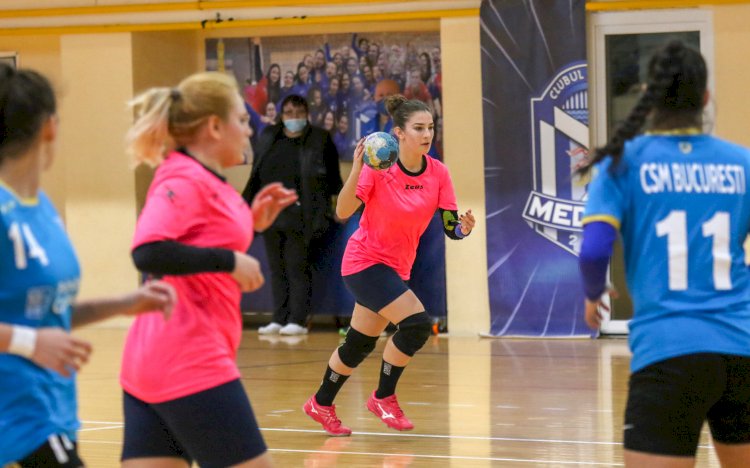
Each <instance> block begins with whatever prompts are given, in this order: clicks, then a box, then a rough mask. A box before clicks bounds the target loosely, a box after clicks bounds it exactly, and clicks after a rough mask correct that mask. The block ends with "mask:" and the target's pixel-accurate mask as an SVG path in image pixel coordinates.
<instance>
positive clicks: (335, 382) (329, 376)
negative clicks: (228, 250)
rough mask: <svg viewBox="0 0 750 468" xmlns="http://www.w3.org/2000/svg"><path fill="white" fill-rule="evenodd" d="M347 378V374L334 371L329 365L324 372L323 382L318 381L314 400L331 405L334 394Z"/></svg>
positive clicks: (320, 403) (324, 404)
mask: <svg viewBox="0 0 750 468" xmlns="http://www.w3.org/2000/svg"><path fill="white" fill-rule="evenodd" d="M348 378H349V376H348V375H341V374H339V373H338V372H334V371H333V369H331V367H330V366H329V367H327V368H326V373H325V375H324V376H323V382H321V383H320V388H319V389H318V393H316V394H315V401H317V402H318V404H319V405H323V406H331V405H332V404H333V399H334V398H336V394H337V393H338V392H339V390H341V387H342V386H343V385H344V382H346V379H348Z"/></svg>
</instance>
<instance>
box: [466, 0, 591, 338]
mask: <svg viewBox="0 0 750 468" xmlns="http://www.w3.org/2000/svg"><path fill="white" fill-rule="evenodd" d="M480 21H481V47H482V95H483V111H484V148H485V150H484V154H485V181H486V184H485V187H486V188H485V195H486V209H487V256H488V261H487V264H488V282H489V291H490V315H491V323H490V335H492V336H536V337H545V336H588V335H590V334H591V332H590V330H589V329H588V328H587V327H586V324H585V323H584V321H583V298H584V296H583V290H582V287H581V283H580V280H579V274H578V257H577V255H578V254H577V252H578V251H579V248H580V242H581V231H582V225H581V217H582V214H583V207H584V203H585V198H586V184H585V181H582V180H579V178H578V177H577V176H574V175H573V172H574V171H575V169H576V168H577V167H578V165H579V164H581V163H582V161H584V158H586V157H587V154H588V150H589V132H588V121H589V119H588V116H589V112H588V97H587V96H588V79H587V77H588V71H587V66H586V27H585V1H584V0H570V1H568V2H559V1H553V0H537V1H522V0H487V1H484V2H482V7H481V13H480Z"/></svg>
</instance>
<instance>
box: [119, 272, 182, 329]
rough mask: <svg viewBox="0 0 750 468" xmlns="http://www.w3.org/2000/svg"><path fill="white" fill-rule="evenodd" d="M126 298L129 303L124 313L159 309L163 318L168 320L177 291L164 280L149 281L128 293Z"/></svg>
mask: <svg viewBox="0 0 750 468" xmlns="http://www.w3.org/2000/svg"><path fill="white" fill-rule="evenodd" d="M126 300H127V301H128V302H129V303H130V304H129V305H130V307H129V308H128V311H127V313H126V315H138V314H140V313H143V312H153V311H156V310H160V311H162V313H163V314H164V319H165V320H169V317H171V316H172V309H173V308H174V305H175V303H176V302H177V293H176V292H175V290H174V288H173V287H172V285H171V284H169V283H167V282H165V281H149V282H148V283H145V284H144V285H143V286H141V287H140V288H138V289H136V290H135V291H134V292H132V293H130V294H129V296H128V298H127V299H126Z"/></svg>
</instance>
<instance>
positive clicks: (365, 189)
mask: <svg viewBox="0 0 750 468" xmlns="http://www.w3.org/2000/svg"><path fill="white" fill-rule="evenodd" d="M376 175H377V174H375V169H372V168H371V167H370V166H367V165H363V166H362V172H360V173H359V180H358V181H357V193H356V195H357V198H359V199H360V200H362V203H367V201H368V200H369V199H370V195H372V189H373V188H374V187H375V177H376Z"/></svg>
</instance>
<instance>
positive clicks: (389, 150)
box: [362, 132, 398, 170]
mask: <svg viewBox="0 0 750 468" xmlns="http://www.w3.org/2000/svg"><path fill="white" fill-rule="evenodd" d="M364 147H365V152H364V154H363V155H362V160H363V161H364V163H365V164H367V165H368V166H370V167H371V168H373V169H375V170H381V169H387V168H389V167H391V166H392V165H393V163H395V162H396V159H398V141H396V139H395V138H394V137H393V136H392V135H391V134H390V133H385V132H375V133H371V134H370V135H368V136H367V138H365V143H364Z"/></svg>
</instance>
